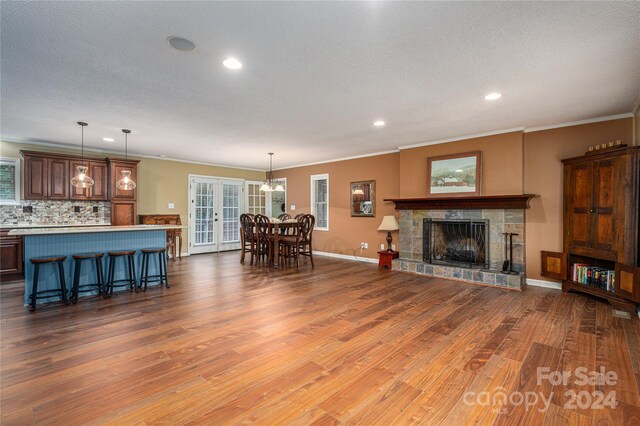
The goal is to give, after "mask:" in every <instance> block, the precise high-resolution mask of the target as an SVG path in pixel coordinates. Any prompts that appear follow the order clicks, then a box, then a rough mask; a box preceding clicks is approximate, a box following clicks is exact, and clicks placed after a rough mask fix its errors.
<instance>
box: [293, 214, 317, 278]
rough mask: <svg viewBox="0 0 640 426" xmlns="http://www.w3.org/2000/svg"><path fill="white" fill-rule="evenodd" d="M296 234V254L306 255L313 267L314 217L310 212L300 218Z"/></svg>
mask: <svg viewBox="0 0 640 426" xmlns="http://www.w3.org/2000/svg"><path fill="white" fill-rule="evenodd" d="M298 222H299V223H300V226H299V230H298V234H299V235H300V242H299V244H298V247H297V250H296V251H299V253H297V256H308V257H309V259H310V260H311V267H312V268H315V265H314V264H313V228H314V227H315V225H316V218H315V217H314V216H313V215H311V214H305V215H304V216H302V217H301V218H300V219H298Z"/></svg>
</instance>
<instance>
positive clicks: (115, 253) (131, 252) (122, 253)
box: [107, 250, 136, 257]
mask: <svg viewBox="0 0 640 426" xmlns="http://www.w3.org/2000/svg"><path fill="white" fill-rule="evenodd" d="M107 254H108V255H109V256H111V257H115V256H133V255H134V254H136V251H135V250H122V251H110V252H108V253H107Z"/></svg>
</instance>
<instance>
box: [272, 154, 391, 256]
mask: <svg viewBox="0 0 640 426" xmlns="http://www.w3.org/2000/svg"><path fill="white" fill-rule="evenodd" d="M398 159H399V154H386V155H378V156H375V157H366V158H358V159H354V160H345V161H338V162H333V163H326V164H319V165H315V166H306V167H297V168H293V169H285V170H279V171H275V172H274V175H275V177H279V178H282V177H286V178H287V186H288V187H287V209H289V208H290V207H291V205H292V204H293V205H295V206H296V210H295V211H290V212H289V213H291V214H292V215H295V214H297V213H309V212H310V208H311V175H314V174H323V173H328V174H329V231H314V234H313V239H314V244H313V246H314V250H316V251H323V252H331V253H338V254H345V255H352V254H353V252H354V250H356V249H357V250H358V252H357V254H358V256H359V257H360V256H361V257H369V258H377V256H378V255H377V252H378V251H379V250H380V244H381V243H385V238H386V235H387V234H386V233H384V232H380V231H378V230H377V229H378V226H380V223H381V222H382V218H383V217H384V216H385V215H395V216H396V218H398V215H397V212H396V210H395V206H394V204H393V203H392V202H384V201H383V200H384V199H385V198H394V197H398V194H399V188H398V176H399V170H398ZM361 180H375V181H376V216H375V217H351V214H350V208H351V204H350V194H351V192H350V183H351V182H355V181H361ZM393 238H394V243H395V244H397V242H398V233H397V232H395V233H394V234H393ZM360 243H368V244H369V249H368V250H364V251H363V252H362V254H360V251H359V248H360Z"/></svg>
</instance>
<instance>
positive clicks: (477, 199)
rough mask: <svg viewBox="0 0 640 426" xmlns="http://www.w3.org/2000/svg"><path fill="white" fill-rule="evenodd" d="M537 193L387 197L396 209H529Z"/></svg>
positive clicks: (386, 199)
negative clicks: (530, 202)
mask: <svg viewBox="0 0 640 426" xmlns="http://www.w3.org/2000/svg"><path fill="white" fill-rule="evenodd" d="M535 197H537V195H536V194H521V195H481V196H473V197H429V198H385V200H384V201H393V202H394V203H395V204H396V210H468V209H528V208H529V200H531V199H532V198H535Z"/></svg>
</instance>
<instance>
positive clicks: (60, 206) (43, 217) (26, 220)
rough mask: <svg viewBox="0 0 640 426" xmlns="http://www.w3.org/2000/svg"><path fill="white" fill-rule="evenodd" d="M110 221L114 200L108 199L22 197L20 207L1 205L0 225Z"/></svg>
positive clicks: (70, 223) (102, 223) (93, 223)
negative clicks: (35, 198) (23, 198)
mask: <svg viewBox="0 0 640 426" xmlns="http://www.w3.org/2000/svg"><path fill="white" fill-rule="evenodd" d="M29 207H30V208H29ZM95 207H97V209H95ZM29 210H31V211H29ZM76 210H77V211H76ZM94 210H97V211H94ZM110 223H111V203H109V202H107V201H53V200H33V201H30V200H23V201H22V203H21V205H18V206H3V205H0V226H7V225H78V224H91V225H109V224H110Z"/></svg>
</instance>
